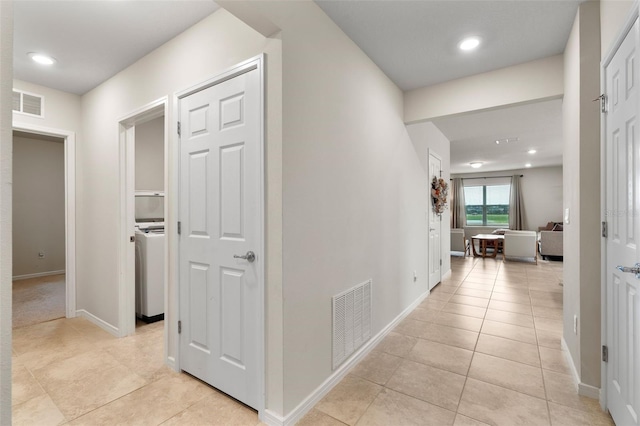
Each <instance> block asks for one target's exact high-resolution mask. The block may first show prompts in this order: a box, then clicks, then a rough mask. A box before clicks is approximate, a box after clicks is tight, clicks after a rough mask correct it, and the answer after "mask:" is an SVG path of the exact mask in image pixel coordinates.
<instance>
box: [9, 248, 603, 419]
mask: <svg viewBox="0 0 640 426" xmlns="http://www.w3.org/2000/svg"><path fill="white" fill-rule="evenodd" d="M452 271H453V272H452V275H451V277H450V278H449V279H447V280H446V281H443V282H442V283H441V284H440V285H438V287H436V288H435V289H434V291H433V292H432V294H431V295H430V296H429V297H428V298H427V299H426V300H425V301H424V302H423V303H422V304H421V305H420V306H419V307H418V308H416V309H415V310H414V311H413V312H412V313H411V314H410V315H409V317H408V318H406V319H405V320H404V321H403V322H402V323H401V324H399V325H398V326H397V327H396V328H395V329H394V330H393V332H391V333H390V334H389V335H388V336H387V337H386V338H385V339H384V340H383V341H382V342H381V343H380V344H379V345H378V346H377V347H376V348H375V349H374V351H373V352H371V354H370V355H369V356H368V357H367V358H365V359H364V360H363V361H362V362H360V364H359V365H357V366H356V367H355V368H354V369H353V370H352V371H351V372H350V374H348V375H347V377H345V378H344V379H343V380H342V381H341V382H340V383H339V384H338V385H337V386H336V387H335V388H334V389H333V390H332V391H331V392H330V393H329V394H328V395H327V396H326V397H325V398H324V399H323V400H322V401H320V402H319V403H318V404H317V405H316V406H315V407H314V408H313V409H312V410H311V412H310V413H309V414H308V415H307V416H305V417H304V418H303V419H302V420H301V422H300V423H299V424H300V425H343V424H349V425H353V424H356V423H357V424H358V425H389V426H395V425H451V424H455V425H482V424H495V425H509V426H511V425H550V424H553V425H554V426H555V425H566V426H571V425H589V424H591V425H610V424H613V422H612V421H611V418H610V417H609V416H608V415H606V414H604V413H602V412H601V411H600V407H599V405H598V403H597V401H595V400H592V399H589V398H584V397H581V396H578V395H577V393H576V391H575V389H574V387H573V382H572V379H571V376H570V375H569V370H568V366H567V364H566V363H565V360H564V354H563V353H562V349H561V346H560V338H561V335H562V321H561V318H562V287H561V286H560V285H559V282H560V280H561V277H562V263H558V262H544V261H541V262H539V263H538V265H534V264H530V263H519V262H507V263H503V262H502V261H496V260H493V259H484V260H482V259H473V258H466V259H464V258H456V257H453V258H452ZM162 333H163V332H162V323H156V324H154V325H150V326H146V327H143V328H141V329H140V330H139V332H138V333H137V334H136V335H135V336H131V337H127V338H123V339H115V338H113V337H112V336H110V335H109V334H108V333H106V332H104V331H102V330H101V329H99V328H97V327H96V326H94V325H93V324H91V323H89V322H88V321H86V320H84V319H81V318H74V319H60V320H55V321H50V322H45V323H42V324H37V325H33V326H29V327H23V328H18V329H15V330H14V340H13V354H14V356H13V366H14V367H13V416H14V422H13V424H14V425H38V426H40V425H57V424H71V425H114V424H149V425H157V424H166V425H181V424H182V425H216V424H218V425H256V424H259V421H258V418H257V414H256V413H255V411H253V410H250V409H248V408H247V407H245V406H243V405H242V404H239V403H238V402H236V401H234V400H232V399H230V398H228V397H226V396H225V395H223V394H221V393H219V392H217V391H216V390H214V389H212V388H211V387H209V386H206V385H204V384H202V383H201V382H199V381H198V380H195V379H193V378H192V377H190V376H188V375H186V374H178V373H175V372H173V371H171V370H170V369H169V368H167V367H166V366H164V365H163V361H162V345H163V342H162Z"/></svg>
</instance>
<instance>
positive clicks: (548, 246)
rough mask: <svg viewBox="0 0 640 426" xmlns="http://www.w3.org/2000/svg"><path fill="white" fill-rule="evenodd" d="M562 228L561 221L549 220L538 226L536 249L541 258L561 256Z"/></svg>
mask: <svg viewBox="0 0 640 426" xmlns="http://www.w3.org/2000/svg"><path fill="white" fill-rule="evenodd" d="M562 230H563V224H562V222H549V223H547V225H546V226H542V227H540V228H538V251H540V256H542V258H543V259H544V258H546V257H547V256H558V257H562V256H563V248H562V238H563V233H562Z"/></svg>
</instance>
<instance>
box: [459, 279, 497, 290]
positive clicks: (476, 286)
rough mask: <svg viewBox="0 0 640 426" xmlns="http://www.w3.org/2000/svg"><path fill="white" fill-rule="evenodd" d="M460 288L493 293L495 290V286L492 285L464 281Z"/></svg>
mask: <svg viewBox="0 0 640 426" xmlns="http://www.w3.org/2000/svg"><path fill="white" fill-rule="evenodd" d="M459 288H471V289H475V290H483V291H492V290H493V284H491V283H476V282H473V281H466V280H465V281H463V282H462V284H460V287H459Z"/></svg>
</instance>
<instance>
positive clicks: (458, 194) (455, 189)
mask: <svg viewBox="0 0 640 426" xmlns="http://www.w3.org/2000/svg"><path fill="white" fill-rule="evenodd" d="M465 226H467V214H466V212H465V206H464V186H463V184H462V178H453V180H452V184H451V228H464V227H465Z"/></svg>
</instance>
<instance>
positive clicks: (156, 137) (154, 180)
mask: <svg viewBox="0 0 640 426" xmlns="http://www.w3.org/2000/svg"><path fill="white" fill-rule="evenodd" d="M135 131H136V136H135V152H136V153H135V156H136V183H135V187H136V190H137V191H144V190H149V191H164V117H158V118H155V119H153V120H151V121H147V122H146V123H143V124H139V125H137V126H136V129H135Z"/></svg>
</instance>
